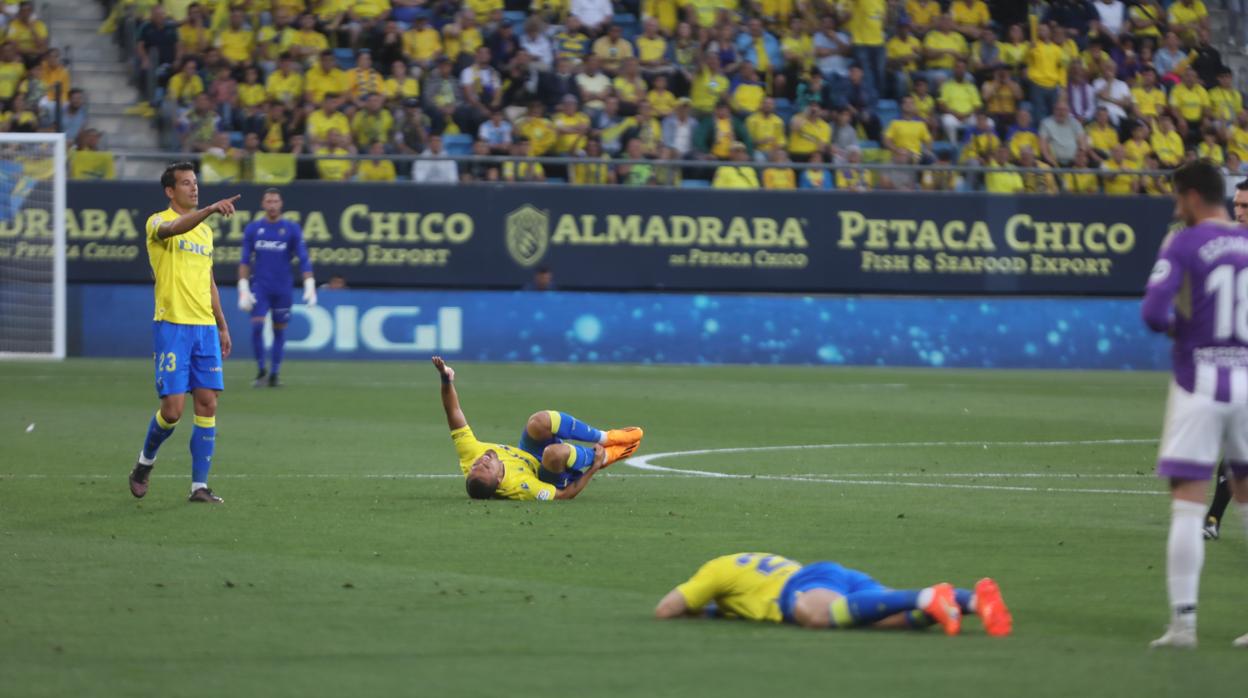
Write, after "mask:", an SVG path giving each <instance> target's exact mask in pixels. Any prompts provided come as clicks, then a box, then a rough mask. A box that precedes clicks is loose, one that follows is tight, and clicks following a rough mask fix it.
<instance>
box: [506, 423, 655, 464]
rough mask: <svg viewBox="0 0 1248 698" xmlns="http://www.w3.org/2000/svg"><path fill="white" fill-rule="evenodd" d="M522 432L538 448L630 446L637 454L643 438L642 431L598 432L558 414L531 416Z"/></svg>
mask: <svg viewBox="0 0 1248 698" xmlns="http://www.w3.org/2000/svg"><path fill="white" fill-rule="evenodd" d="M524 431H525V433H524V435H525V437H526V438H527V439H528V440H530V441H532V442H536V443H539V444H545V443H549V442H555V441H565V440H571V441H582V442H585V443H591V444H600V445H602V446H608V447H609V446H633V447H634V449H633V450H636V445H637V444H640V443H641V439H642V437H643V436H644V432H643V431H642V430H641V427H624V428H621V429H598V428H596V427H593V426H590V425H589V424H588V423H586V422H583V421H581V420H579V419H577V418H576V417H573V416H572V415H570V414H568V413H566V412H559V411H557V410H542V411H540V412H534V413H533V414H532V415H530V416H529V421H528V422H526V423H525V425H524ZM630 453H631V451H630ZM616 460H618V459H616ZM612 462H614V461H612Z"/></svg>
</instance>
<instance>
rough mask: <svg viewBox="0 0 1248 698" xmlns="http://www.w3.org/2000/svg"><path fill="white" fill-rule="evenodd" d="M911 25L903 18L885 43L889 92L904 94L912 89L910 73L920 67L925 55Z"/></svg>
mask: <svg viewBox="0 0 1248 698" xmlns="http://www.w3.org/2000/svg"><path fill="white" fill-rule="evenodd" d="M910 26H911V25H910V22H908V21H905V19H904V18H902V20H901V21H898V23H897V32H896V33H895V34H894V35H893V36H892V37H891V38H889V40H888V42H887V43H886V44H885V45H884V56H885V66H886V67H887V69H888V73H889V76H890V78H891V79H890V83H891V84H890V85H889V86H888V87H889V89H890V90H891V92H890V93H889V94H894V95H904V94H906V93H907V92H909V91H910V75H911V74H913V73H914V72H915V71H917V70H918V69H919V60H920V59H921V58H922V57H923V43H922V42H920V41H919V39H918V38H917V37H915V36H914V35H913V34H912V33H911V31H910Z"/></svg>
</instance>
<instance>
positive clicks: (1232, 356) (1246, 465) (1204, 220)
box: [1142, 160, 1248, 647]
mask: <svg viewBox="0 0 1248 698" xmlns="http://www.w3.org/2000/svg"><path fill="white" fill-rule="evenodd" d="M1173 177H1174V198H1175V214H1176V215H1177V216H1178V217H1179V218H1180V219H1181V220H1182V221H1183V222H1184V223H1185V224H1186V225H1187V227H1186V228H1184V229H1183V230H1180V231H1178V232H1174V233H1171V234H1170V235H1168V236H1167V237H1166V239H1165V240H1164V241H1163V242H1162V244H1161V252H1160V254H1159V255H1158V257H1157V264H1156V266H1154V267H1153V272H1152V274H1151V275H1150V276H1149V279H1148V288H1147V290H1146V291H1145V293H1144V304H1143V308H1142V313H1143V316H1144V322H1145V323H1147V324H1148V326H1149V327H1150V328H1151V329H1152V330H1153V331H1155V332H1163V333H1166V334H1169V335H1170V336H1172V337H1173V338H1174V349H1173V351H1172V359H1173V364H1174V380H1173V381H1172V382H1171V384H1170V397H1169V400H1168V401H1167V403H1166V419H1165V427H1164V429H1163V431H1162V436H1161V450H1160V453H1159V455H1158V460H1157V474H1158V475H1159V476H1161V477H1165V478H1169V480H1170V493H1171V499H1172V503H1171V517H1170V536H1169V539H1168V542H1167V545H1166V581H1167V584H1166V588H1167V592H1168V593H1169V597H1170V607H1171V617H1170V626H1169V628H1168V629H1167V630H1166V633H1165V635H1162V636H1161V637H1160V638H1158V639H1157V640H1154V641H1153V643H1152V646H1153V647H1195V646H1196V599H1197V595H1198V591H1199V587H1200V569H1201V567H1202V565H1203V564H1204V558H1205V547H1204V546H1205V542H1204V539H1203V538H1202V533H1201V524H1202V522H1203V517H1204V514H1205V493H1206V492H1207V491H1208V487H1209V485H1208V481H1209V479H1210V478H1211V477H1212V476H1213V472H1214V469H1215V467H1216V466H1217V464H1218V459H1219V457H1221V458H1223V459H1225V462H1226V465H1227V468H1228V470H1229V473H1230V478H1229V483H1230V487H1231V492H1232V493H1233V494H1234V496H1235V499H1236V501H1237V503H1238V504H1239V512H1240V515H1241V516H1242V517H1243V519H1244V528H1245V529H1246V530H1248V228H1245V227H1242V226H1239V225H1236V224H1235V223H1233V222H1232V221H1231V220H1230V219H1229V218H1228V217H1227V215H1226V204H1225V203H1224V202H1223V200H1222V196H1223V193H1224V190H1223V184H1222V175H1221V174H1220V173H1219V172H1218V170H1217V168H1216V167H1214V166H1213V164H1211V163H1210V162H1209V161H1207V160H1200V161H1197V162H1192V163H1188V164H1186V165H1184V166H1183V167H1180V168H1179V169H1178V170H1175V172H1174V175H1173ZM1234 644H1235V646H1237V647H1248V635H1244V636H1243V637H1241V638H1239V639H1237V640H1235V643H1234Z"/></svg>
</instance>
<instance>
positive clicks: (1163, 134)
mask: <svg viewBox="0 0 1248 698" xmlns="http://www.w3.org/2000/svg"><path fill="white" fill-rule="evenodd" d="M1149 144H1150V145H1152V146H1153V152H1154V153H1156V155H1157V160H1158V161H1159V162H1161V164H1162V165H1165V166H1166V167H1178V166H1179V164H1180V163H1181V162H1183V155H1184V150H1183V137H1182V136H1180V135H1179V132H1178V131H1176V130H1174V119H1173V118H1171V117H1170V116H1169V115H1166V116H1163V117H1161V118H1160V119H1158V120H1157V130H1156V131H1153V137H1152V138H1150V139H1149Z"/></svg>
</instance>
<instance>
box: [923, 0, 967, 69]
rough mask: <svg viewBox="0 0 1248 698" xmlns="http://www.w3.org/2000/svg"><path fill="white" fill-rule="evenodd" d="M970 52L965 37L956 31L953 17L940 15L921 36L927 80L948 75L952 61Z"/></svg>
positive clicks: (964, 56) (965, 56)
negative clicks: (929, 29) (932, 25)
mask: <svg viewBox="0 0 1248 698" xmlns="http://www.w3.org/2000/svg"><path fill="white" fill-rule="evenodd" d="M969 54H970V48H969V47H968V46H967V43H966V39H965V38H964V37H963V36H962V35H961V34H959V33H958V32H957V30H956V28H955V27H954V24H953V18H952V17H950V16H949V15H947V14H946V15H941V16H940V18H939V19H937V20H936V28H935V29H932V30H931V31H929V32H928V33H927V36H925V37H923V56H924V58H925V59H926V66H927V71H928V78H927V79H928V80H934V81H938V80H940V79H942V78H946V77H948V76H949V74H950V72H951V71H952V70H953V64H954V61H956V60H958V59H965V58H967V56H968V55H969Z"/></svg>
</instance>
